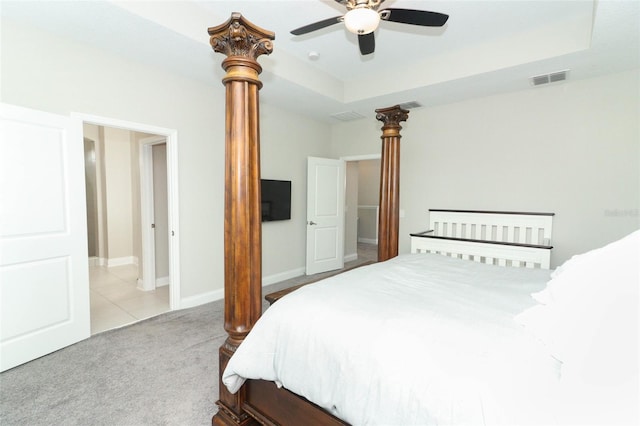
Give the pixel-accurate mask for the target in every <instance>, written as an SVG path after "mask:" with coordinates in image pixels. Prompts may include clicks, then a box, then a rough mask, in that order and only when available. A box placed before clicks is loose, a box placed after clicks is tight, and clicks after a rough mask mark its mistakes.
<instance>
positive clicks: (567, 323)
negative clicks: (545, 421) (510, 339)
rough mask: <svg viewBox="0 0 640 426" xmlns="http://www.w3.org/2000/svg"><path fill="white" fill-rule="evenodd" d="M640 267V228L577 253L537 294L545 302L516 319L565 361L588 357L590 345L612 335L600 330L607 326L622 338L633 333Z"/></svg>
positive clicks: (620, 340) (636, 314)
mask: <svg viewBox="0 0 640 426" xmlns="http://www.w3.org/2000/svg"><path fill="white" fill-rule="evenodd" d="M639 265H640V231H636V232H634V233H632V234H630V235H629V236H627V237H625V238H623V239H621V240H619V241H616V242H614V243H611V244H609V245H607V246H605V247H602V248H599V249H596V250H592V251H590V252H588V253H585V254H582V255H579V256H574V257H573V258H572V259H570V260H569V261H567V262H566V263H565V264H563V265H562V266H561V267H560V273H557V274H555V276H554V278H552V279H551V280H550V281H549V282H548V283H547V287H546V288H545V289H544V290H543V291H541V292H539V293H534V294H533V295H532V296H533V297H534V299H536V300H537V301H539V302H540V303H542V304H541V305H536V306H534V307H532V308H530V309H528V310H526V311H524V312H523V313H522V314H520V315H519V316H518V317H516V320H517V321H518V322H519V323H521V324H523V325H524V326H525V327H526V328H528V329H529V330H530V331H532V332H533V333H534V334H535V335H536V336H537V337H538V338H539V339H541V340H542V341H543V342H544V343H545V344H547V345H548V346H549V349H550V350H551V353H552V354H553V355H554V356H555V357H556V358H558V359H559V360H561V361H563V362H567V361H570V360H571V359H573V358H582V356H583V352H584V351H585V350H586V348H588V347H591V346H592V345H593V344H594V341H595V342H597V341H598V340H599V339H601V337H602V336H607V334H606V333H605V334H601V333H600V332H598V330H601V329H603V328H604V329H605V330H610V331H611V332H615V333H616V334H615V335H616V336H617V335H620V334H622V333H624V334H627V333H625V330H628V328H629V327H630V326H631V323H634V324H635V325H637V318H638V317H637V316H638V286H639V284H638V283H639V281H640V266H639ZM636 338H637V336H636ZM594 339H595V340H594ZM624 340H625V339H624V338H622V337H620V338H619V339H617V340H616V342H617V343H619V344H624V345H625V346H626V343H625V341H624Z"/></svg>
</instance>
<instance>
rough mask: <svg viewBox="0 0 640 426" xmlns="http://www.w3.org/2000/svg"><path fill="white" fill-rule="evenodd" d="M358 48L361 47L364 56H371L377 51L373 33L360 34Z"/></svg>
mask: <svg viewBox="0 0 640 426" xmlns="http://www.w3.org/2000/svg"><path fill="white" fill-rule="evenodd" d="M358 46H360V53H361V54H362V55H369V54H371V53H373V51H374V50H376V39H375V37H374V35H373V33H368V34H359V35H358Z"/></svg>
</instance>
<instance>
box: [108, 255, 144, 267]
mask: <svg viewBox="0 0 640 426" xmlns="http://www.w3.org/2000/svg"><path fill="white" fill-rule="evenodd" d="M137 264H138V258H137V257H136V256H125V257H114V258H113V259H107V268H111V267H113V266H123V265H137Z"/></svg>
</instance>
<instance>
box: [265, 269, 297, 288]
mask: <svg viewBox="0 0 640 426" xmlns="http://www.w3.org/2000/svg"><path fill="white" fill-rule="evenodd" d="M305 272H306V269H305V268H296V269H291V270H289V271H285V272H280V273H277V274H273V275H269V276H267V277H262V286H263V287H264V286H265V285H270V284H275V283H279V282H280V281H284V280H289V279H291V278H296V277H299V276H302V275H304V273H305Z"/></svg>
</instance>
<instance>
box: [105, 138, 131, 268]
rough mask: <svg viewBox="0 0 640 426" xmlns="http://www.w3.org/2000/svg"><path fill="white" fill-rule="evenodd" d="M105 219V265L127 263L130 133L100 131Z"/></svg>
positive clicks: (129, 219)
mask: <svg viewBox="0 0 640 426" xmlns="http://www.w3.org/2000/svg"><path fill="white" fill-rule="evenodd" d="M104 167H105V176H106V178H107V179H106V182H105V185H106V198H107V202H106V206H105V207H106V217H107V244H108V247H109V249H108V251H109V259H108V260H107V265H109V266H111V265H112V264H116V263H120V264H123V263H125V264H126V263H131V262H129V261H127V259H132V258H133V215H132V211H131V209H132V205H131V200H132V192H131V191H132V186H131V145H130V132H129V131H128V130H123V129H113V128H109V127H106V128H105V129H104Z"/></svg>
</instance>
